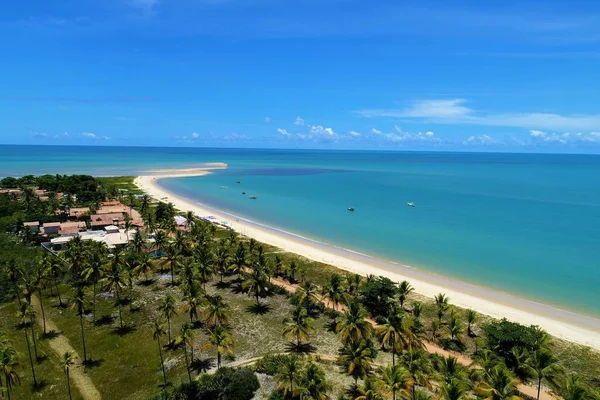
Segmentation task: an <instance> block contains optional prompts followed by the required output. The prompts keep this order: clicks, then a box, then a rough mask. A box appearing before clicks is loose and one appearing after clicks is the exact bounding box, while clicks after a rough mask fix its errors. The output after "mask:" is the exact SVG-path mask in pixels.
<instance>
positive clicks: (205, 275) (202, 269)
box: [195, 262, 213, 291]
mask: <svg viewBox="0 0 600 400" xmlns="http://www.w3.org/2000/svg"><path fill="white" fill-rule="evenodd" d="M195 266H196V274H197V276H198V279H199V280H200V282H202V286H203V288H204V290H205V291H206V283H207V282H209V281H210V280H211V278H212V276H213V267H212V265H211V264H210V263H209V262H197V263H195Z"/></svg>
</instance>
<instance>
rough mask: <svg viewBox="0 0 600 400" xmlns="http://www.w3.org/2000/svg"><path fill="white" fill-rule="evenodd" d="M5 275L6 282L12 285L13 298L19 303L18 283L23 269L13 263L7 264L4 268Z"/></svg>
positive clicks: (19, 291)
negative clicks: (15, 297)
mask: <svg viewBox="0 0 600 400" xmlns="http://www.w3.org/2000/svg"><path fill="white" fill-rule="evenodd" d="M6 275H7V278H8V280H9V281H10V282H11V283H12V285H13V290H14V292H15V296H17V300H18V301H19V303H20V302H21V290H20V289H19V282H20V280H21V278H22V277H23V269H22V267H21V265H20V264H18V263H17V262H15V261H12V262H9V263H8V264H7V266H6Z"/></svg>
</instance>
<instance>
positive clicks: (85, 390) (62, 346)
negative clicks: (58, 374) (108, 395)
mask: <svg viewBox="0 0 600 400" xmlns="http://www.w3.org/2000/svg"><path fill="white" fill-rule="evenodd" d="M31 305H32V306H33V309H34V310H35V312H36V321H37V323H38V325H39V326H40V327H42V326H43V323H44V322H43V320H42V309H41V306H40V301H39V299H38V297H37V295H34V296H32V297H31ZM46 330H47V331H48V332H52V331H54V332H60V330H59V329H58V327H57V326H56V324H55V323H54V321H52V320H51V319H49V318H46ZM48 344H49V345H50V348H51V349H52V350H53V351H54V352H55V353H56V355H58V357H59V358H61V359H62V356H63V354H64V353H65V352H67V351H72V352H74V353H75V355H76V357H77V358H79V359H81V358H80V357H79V354H77V352H76V351H75V349H74V348H73V346H71V343H69V339H67V338H66V337H65V336H64V335H62V334H59V335H58V336H56V337H55V338H54V339H50V340H48ZM70 375H71V382H72V383H73V384H74V385H75V387H76V388H77V389H78V390H79V393H81V396H82V397H83V398H84V399H85V400H100V399H101V398H102V396H100V392H99V391H98V389H96V386H95V385H94V382H92V380H91V379H90V377H89V376H87V375H86V374H85V373H84V372H83V368H82V366H81V365H80V364H79V365H77V366H76V367H72V368H71V369H70Z"/></svg>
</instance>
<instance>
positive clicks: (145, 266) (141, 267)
mask: <svg viewBox="0 0 600 400" xmlns="http://www.w3.org/2000/svg"><path fill="white" fill-rule="evenodd" d="M152 268H153V265H152V260H151V259H150V256H149V255H148V253H140V255H139V256H138V260H137V265H136V266H135V267H134V268H133V272H134V273H135V274H136V275H137V276H138V277H139V276H140V275H144V278H145V279H146V281H148V279H149V276H150V274H151V273H152Z"/></svg>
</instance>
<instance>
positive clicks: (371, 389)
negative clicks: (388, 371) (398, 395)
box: [354, 378, 384, 400]
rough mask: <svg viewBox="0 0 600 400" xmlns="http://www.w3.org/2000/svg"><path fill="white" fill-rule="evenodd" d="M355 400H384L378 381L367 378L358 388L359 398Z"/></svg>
mask: <svg viewBox="0 0 600 400" xmlns="http://www.w3.org/2000/svg"><path fill="white" fill-rule="evenodd" d="M354 400H384V399H383V396H382V395H381V392H380V390H379V386H378V385H377V381H376V380H375V379H374V378H366V379H365V381H364V382H363V384H362V385H361V386H359V387H358V396H356V397H355V398H354Z"/></svg>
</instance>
